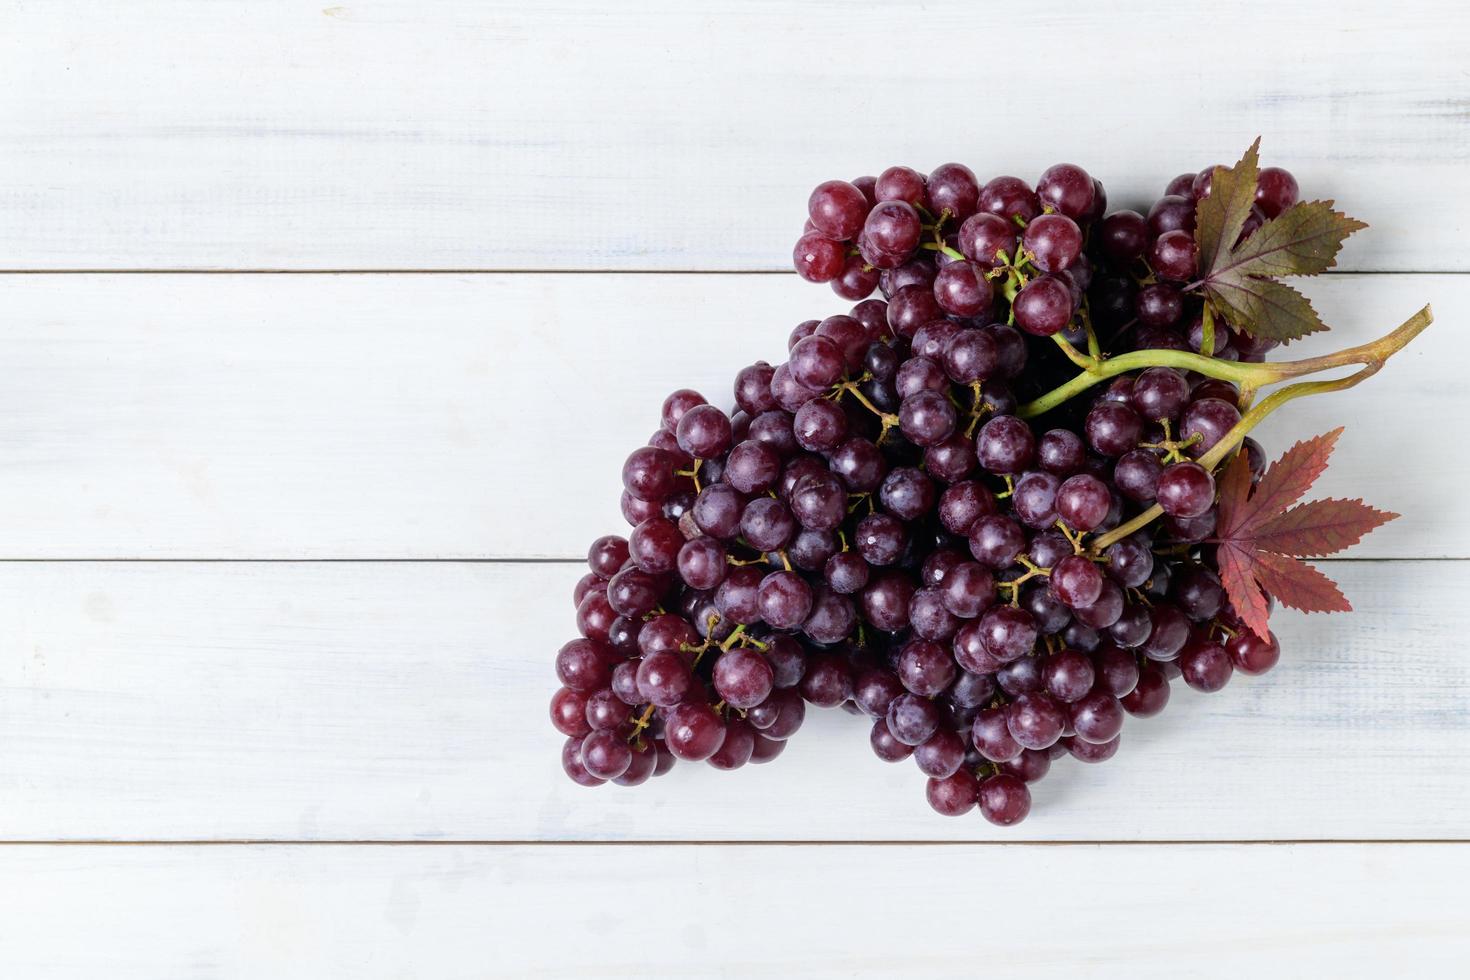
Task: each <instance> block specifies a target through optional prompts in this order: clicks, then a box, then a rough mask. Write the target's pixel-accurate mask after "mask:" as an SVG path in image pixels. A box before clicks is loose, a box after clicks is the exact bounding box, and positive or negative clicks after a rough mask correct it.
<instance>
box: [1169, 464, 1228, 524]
mask: <svg viewBox="0 0 1470 980" xmlns="http://www.w3.org/2000/svg"><path fill="white" fill-rule="evenodd" d="M1157 496H1158V502H1159V507H1161V508H1162V509H1163V511H1164V513H1165V514H1168V515H1169V516H1171V517H1199V516H1200V515H1201V514H1203V513H1204V512H1205V511H1207V510H1209V509H1210V506H1211V505H1212V504H1214V502H1215V478H1214V477H1213V476H1211V475H1210V471H1209V470H1207V469H1205V468H1204V467H1203V466H1201V465H1199V464H1198V463H1192V462H1189V461H1185V462H1180V463H1170V464H1169V465H1168V466H1166V467H1164V470H1163V472H1162V473H1161V474H1160V475H1159V482H1158V490H1157Z"/></svg>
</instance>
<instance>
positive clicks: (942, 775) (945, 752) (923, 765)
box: [914, 728, 965, 779]
mask: <svg viewBox="0 0 1470 980" xmlns="http://www.w3.org/2000/svg"><path fill="white" fill-rule="evenodd" d="M914 762H915V763H917V764H918V767H919V771H920V772H922V773H923V774H924V775H926V776H929V777H930V778H932V779H946V778H948V777H950V776H952V775H954V774H955V773H956V772H958V771H959V769H960V766H962V765H964V762H965V743H964V741H963V740H962V739H961V738H960V736H959V735H958V734H956V733H955V732H952V731H948V730H946V729H943V728H941V729H939V730H938V731H937V732H935V733H934V734H933V735H931V736H929V737H928V738H927V739H925V740H924V741H923V742H921V743H919V744H918V745H917V746H915V748H914Z"/></svg>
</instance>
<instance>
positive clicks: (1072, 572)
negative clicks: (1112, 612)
mask: <svg viewBox="0 0 1470 980" xmlns="http://www.w3.org/2000/svg"><path fill="white" fill-rule="evenodd" d="M1105 583H1106V579H1105V578H1104V576H1103V572H1102V569H1100V568H1099V567H1098V566H1097V565H1095V564H1093V563H1092V562H1091V561H1089V560H1088V559H1087V557H1086V556H1085V555H1068V556H1067V557H1065V558H1063V559H1062V560H1061V561H1059V562H1057V564H1056V566H1055V567H1054V568H1053V569H1052V573H1051V578H1050V584H1051V591H1052V594H1053V595H1055V596H1056V597H1057V598H1058V599H1060V600H1061V601H1062V602H1064V603H1065V604H1066V605H1068V606H1069V607H1071V608H1073V609H1080V608H1083V607H1085V606H1091V605H1092V604H1093V603H1095V602H1097V601H1098V599H1099V598H1100V597H1101V596H1102V592H1103V586H1104V584H1105Z"/></svg>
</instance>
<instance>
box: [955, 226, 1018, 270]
mask: <svg viewBox="0 0 1470 980" xmlns="http://www.w3.org/2000/svg"><path fill="white" fill-rule="evenodd" d="M959 249H960V251H961V252H962V253H963V254H964V256H965V258H967V259H969V260H970V261H971V262H974V263H975V264H976V265H979V266H980V267H982V268H985V269H991V268H994V267H995V266H997V265H999V264H1000V262H1001V260H1000V258H999V256H1000V253H1002V252H1004V253H1005V255H1006V256H1007V257H1014V256H1015V253H1016V226H1015V224H1013V223H1012V222H1009V221H1007V220H1006V219H1005V218H1002V217H1000V216H999V215H996V214H991V213H989V212H981V213H979V214H976V215H972V216H971V217H969V218H966V219H965V221H964V223H963V224H962V225H961V226H960V232H959Z"/></svg>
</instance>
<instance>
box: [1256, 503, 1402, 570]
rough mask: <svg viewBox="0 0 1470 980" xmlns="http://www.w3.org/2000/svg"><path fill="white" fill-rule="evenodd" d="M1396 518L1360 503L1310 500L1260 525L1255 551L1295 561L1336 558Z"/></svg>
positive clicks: (1394, 515) (1393, 515)
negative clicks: (1257, 549)
mask: <svg viewBox="0 0 1470 980" xmlns="http://www.w3.org/2000/svg"><path fill="white" fill-rule="evenodd" d="M1398 516H1399V515H1397V514H1392V513H1389V512H1387V511H1382V510H1378V509H1377V508H1374V507H1369V506H1368V505H1367V504H1365V503H1363V502H1362V501H1361V500H1333V499H1327V500H1313V501H1309V502H1308V503H1305V504H1298V505H1297V506H1295V507H1293V508H1292V509H1291V510H1289V511H1287V512H1286V513H1284V514H1281V515H1278V516H1277V517H1274V518H1272V519H1271V520H1269V521H1267V522H1266V523H1265V524H1262V525H1261V528H1260V530H1259V531H1257V532H1256V547H1257V548H1259V549H1260V550H1262V551H1273V552H1275V553H1276V554H1278V555H1296V556H1298V557H1307V556H1312V557H1320V556H1322V555H1331V554H1336V553H1337V552H1339V551H1342V550H1343V549H1345V548H1351V547H1352V546H1353V545H1355V544H1357V543H1358V542H1359V541H1361V540H1362V539H1363V535H1365V534H1367V533H1368V532H1369V531H1371V530H1373V529H1374V528H1376V527H1379V526H1381V525H1384V524H1387V523H1388V522H1389V521H1391V520H1393V519H1394V518H1395V517H1398Z"/></svg>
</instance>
